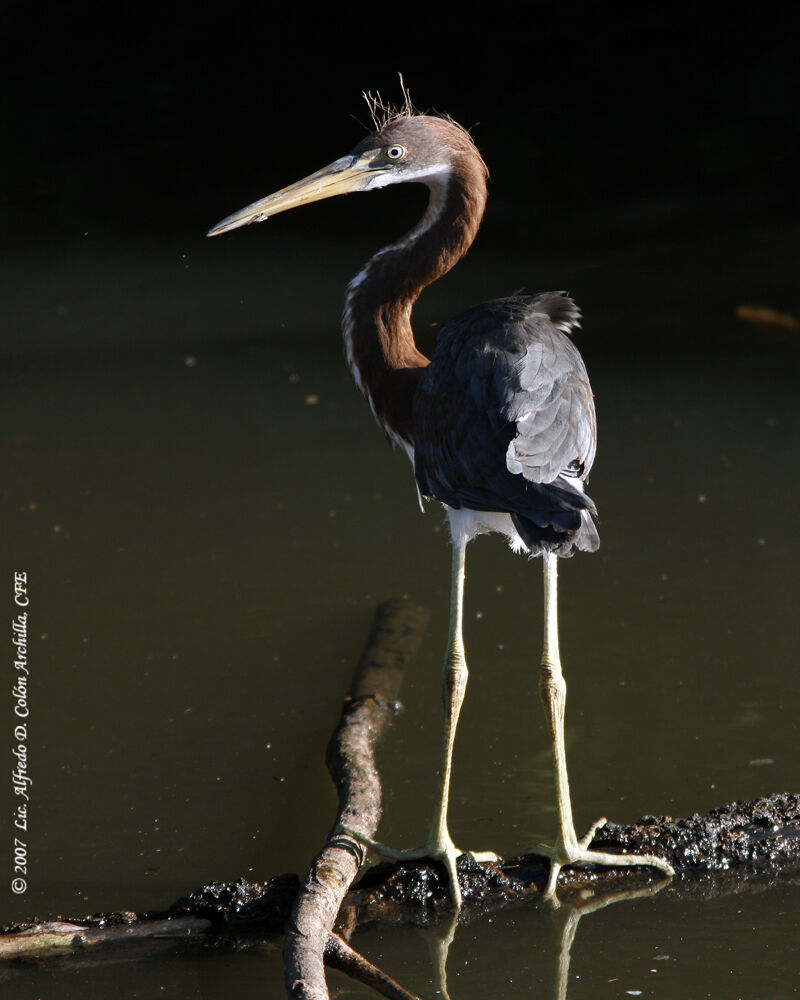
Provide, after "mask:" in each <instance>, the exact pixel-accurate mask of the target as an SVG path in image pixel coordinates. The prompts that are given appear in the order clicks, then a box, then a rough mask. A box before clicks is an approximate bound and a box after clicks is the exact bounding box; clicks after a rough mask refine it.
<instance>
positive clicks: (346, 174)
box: [206, 153, 382, 236]
mask: <svg viewBox="0 0 800 1000" xmlns="http://www.w3.org/2000/svg"><path fill="white" fill-rule="evenodd" d="M381 172H382V171H381V167H380V166H379V165H378V164H377V163H376V162H375V160H374V154H373V155H370V154H368V153H367V154H365V153H361V154H359V155H354V154H353V155H350V156H342V157H341V158H340V159H338V160H334V162H333V163H330V164H328V166H327V167H323V168H322V170H317V171H316V173H313V174H310V175H309V176H308V177H304V178H303V180H301V181H297V182H296V183H295V184H290V185H289V187H285V188H282V189H281V190H280V191H276V192H275V194H271V195H268V196H267V197H266V198H262V199H261V200H260V201H254V202H253V204H252V205H248V206H247V207H246V208H242V209H240V210H239V211H238V212H234V213H233V215H229V216H228V217H227V218H226V219H223V220H222V222H218V223H217V224H216V226H213V227H212V228H211V229H209V231H208V232H207V233H206V235H207V236H219V235H220V233H227V232H228V231H229V230H231V229H238V228H239V226H249V225H250V223H251V222H263V221H264V220H265V219H268V218H269V217H270V216H271V215H277V214H278V213H279V212H288V211H289V209H290V208H297V206H298V205H307V204H309V203H310V202H312V201H322V200H323V199H324V198H334V197H335V196H336V195H337V194H348V193H349V192H350V191H364V190H366V189H367V188H368V187H369V186H370V184H371V183H372V182H373V180H374V178H375V177H376V176H377V175H379V174H380V173H381Z"/></svg>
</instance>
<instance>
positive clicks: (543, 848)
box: [209, 106, 672, 906]
mask: <svg viewBox="0 0 800 1000" xmlns="http://www.w3.org/2000/svg"><path fill="white" fill-rule="evenodd" d="M373 111H374V116H375V119H376V121H375V125H376V131H375V132H374V133H373V134H371V135H369V136H367V138H365V139H364V140H362V142H360V143H359V144H358V146H356V148H355V149H354V150H353V151H352V153H349V154H348V155H346V156H343V157H340V158H339V159H338V160H335V161H334V162H333V163H331V164H330V165H329V166H328V167H324V168H323V169H322V170H318V171H317V172H316V173H314V174H311V175H310V176H309V177H306V178H305V179H304V180H301V181H298V182H297V183H296V184H292V185H290V186H289V187H287V188H284V189H283V190H281V191H278V192H276V193H275V194H273V195H270V196H269V197H267V198H262V199H261V200H260V201H257V202H254V203H253V204H252V205H248V206H247V207H246V208H244V209H242V210H241V211H239V212H236V213H234V214H233V215H231V216H229V217H228V218H227V219H224V220H223V221H222V222H220V223H219V224H218V225H217V226H215V227H214V228H213V229H212V230H211V231H210V233H209V235H216V234H218V233H224V232H227V231H228V230H229V229H235V228H236V227H237V226H242V225H246V224H247V223H250V222H261V221H263V220H264V219H266V218H267V217H268V216H270V215H275V214H277V213H278V212H285V211H286V210H287V209H290V208H294V207H296V206H298V205H304V204H307V203H309V202H312V201H319V200H320V199H322V198H330V197H332V196H333V195H337V194H345V193H347V192H349V191H370V190H373V189H375V188H380V187H385V186H386V185H389V184H403V183H407V182H415V183H420V184H425V185H426V186H427V187H428V189H429V191H430V199H429V202H428V207H427V210H426V211H425V214H424V215H423V217H422V218H421V219H420V221H419V222H418V223H417V225H416V226H414V227H413V228H412V229H411V230H410V231H409V232H408V233H407V234H406V235H405V236H404V237H402V238H401V239H399V240H396V241H395V242H394V243H391V244H390V245H389V246H387V247H384V248H383V250H380V251H379V252H378V253H376V254H375V255H374V256H373V257H372V258H371V260H369V261H368V262H367V264H366V265H365V266H364V267H363V268H362V270H361V271H360V272H359V273H358V274H357V275H356V277H355V278H354V279H353V280H352V281H351V282H350V284H349V285H348V288H347V295H346V297H345V305H344V313H343V316H342V331H343V333H344V342H345V357H346V359H347V364H348V366H349V368H350V371H351V372H352V374H353V378H354V379H355V382H356V385H357V386H358V387H359V389H360V390H361V392H362V393H363V394H364V397H365V398H366V400H367V402H368V403H369V406H370V408H371V410H372V412H373V414H374V415H375V417H376V419H377V421H378V423H379V424H380V425H381V427H383V429H384V430H385V432H386V434H387V435H388V437H389V438H390V440H391V441H392V442H393V443H394V444H396V445H398V446H399V447H401V448H402V449H403V450H404V451H405V452H406V454H407V455H408V457H409V458H410V459H411V461H412V462H413V463H414V471H415V475H416V480H417V486H418V489H419V491H420V493H421V494H423V495H424V496H428V497H433V498H435V499H437V500H439V501H441V502H442V503H443V504H444V505H445V510H446V512H447V517H448V520H449V523H450V534H451V540H452V544H453V569H452V590H451V601H450V632H449V639H448V645H447V654H446V656H445V664H444V671H443V674H442V681H443V685H442V686H443V694H444V708H445V711H444V727H443V735H442V765H441V772H440V781H439V786H438V792H437V799H436V811H435V815H434V819H433V823H432V826H431V830H430V834H429V836H428V839H427V841H426V843H425V844H424V845H423V846H422V847H419V848H412V849H410V850H397V849H392V848H388V847H386V846H384V845H382V844H377V843H375V842H374V841H372V840H370V839H369V838H367V837H365V836H363V835H362V834H360V833H358V832H357V831H353V830H345V831H343V832H345V833H349V834H351V835H353V836H356V837H357V838H358V839H360V840H361V841H362V842H363V843H365V844H367V845H368V846H371V847H373V848H375V849H376V850H378V851H380V852H381V853H383V854H384V855H386V856H389V857H395V858H414V857H422V856H430V857H433V858H437V859H440V860H441V861H443V862H444V864H445V865H446V867H447V872H448V877H449V880H450V892H451V895H452V899H453V903H454V904H455V905H456V906H460V904H461V890H460V888H459V883H458V874H457V872H456V858H457V856H458V854H459V853H460V852H459V851H458V848H457V847H456V846H455V844H454V843H453V840H452V838H451V836H450V832H449V830H448V823H447V815H448V802H449V793H450V776H451V770H452V758H453V744H454V741H455V732H456V725H457V723H458V716H459V713H460V711H461V704H462V701H463V698H464V692H465V690H466V684H467V662H466V656H465V654H464V644H463V638H462V619H463V596H464V575H465V574H464V566H465V552H466V547H467V544H468V543H469V541H470V540H471V539H472V538H473V537H474V536H475V535H476V534H480V533H481V532H484V531H495V532H500V533H501V534H504V535H505V536H506V537H507V538H508V539H509V541H510V543H511V546H512V548H513V549H514V550H515V551H517V552H522V551H525V552H528V553H530V554H532V555H541V557H542V564H543V567H544V611H545V613H544V640H543V644H542V645H543V650H542V659H541V679H540V684H539V689H540V693H541V698H542V703H543V706H544V710H545V717H546V720H547V726H548V730H549V733H550V739H551V745H552V750H553V762H554V769H555V782H556V805H557V810H558V826H559V830H558V835H557V837H556V841H555V844H553V845H549V846H548V845H539V847H538V850H539V851H540V852H541V853H543V854H545V855H546V856H547V857H549V858H550V859H551V867H550V877H549V880H548V883H547V887H546V895H547V896H551V897H552V896H555V892H556V880H557V878H558V873H559V871H560V869H561V867H562V866H563V865H564V864H572V863H574V862H576V861H577V862H581V861H586V862H591V863H594V864H605V865H622V864H628V865H630V864H646V865H652V866H654V867H656V868H658V869H660V870H661V871H663V872H666V873H667V874H671V873H672V869H671V868H670V866H669V865H668V864H667V863H666V862H664V861H662V860H661V859H660V858H656V857H653V856H651V855H639V856H632V855H627V856H624V857H620V856H616V855H609V854H605V853H603V852H598V851H595V850H591V849H590V848H589V844H590V843H591V840H592V837H593V835H594V831H595V829H596V828H597V827H598V826H600V825H602V823H604V822H605V820H601V821H600V822H599V823H595V824H594V825H593V826H592V827H591V828H590V830H589V832H588V833H587V834H586V835H585V836H583V837H581V838H580V839H579V838H578V837H577V835H576V833H575V826H574V823H573V819H572V806H571V801H570V794H569V782H568V780H567V764H566V754H565V750H564V706H565V699H566V684H565V682H564V678H563V674H562V671H561V661H560V658H559V652H558V625H557V600H556V575H557V571H556V567H557V563H558V559H557V557H558V556H562V557H563V556H568V555H571V554H572V552H573V551H574V550H575V549H583V550H585V551H589V552H591V551H593V550H594V549H596V548H597V546H598V544H599V539H598V536H597V529H596V528H595V525H594V520H593V518H594V516H595V513H596V512H595V507H594V504H593V503H592V501H591V500H590V499H589V497H587V496H586V495H585V493H584V492H583V483H584V480H585V479H586V477H587V475H588V474H589V470H590V468H591V466H592V462H593V461H594V453H595V444H596V437H597V433H596V424H595V414H594V403H593V399H592V391H591V388H590V386H589V379H588V377H587V375H586V369H585V367H584V364H583V361H582V359H581V356H580V354H579V353H578V351H577V349H576V348H575V345H574V344H573V343H572V339H571V334H572V331H573V330H574V329H575V327H576V326H577V325H578V322H579V319H580V313H579V312H578V309H577V307H576V306H575V304H574V303H573V302H572V300H571V299H570V298H568V297H567V296H566V295H565V294H564V293H563V292H546V293H545V294H543V295H535V296H514V297H512V298H507V299H497V300H496V301H494V302H487V303H485V304H483V305H480V306H476V307H475V308H474V309H470V310H468V311H467V312H465V313H462V315H460V316H458V317H457V318H456V319H454V320H451V321H450V322H449V323H447V324H446V325H445V326H443V327H442V329H441V331H440V332H439V336H438V339H437V343H436V351H435V355H434V358H433V361H432V362H430V361H429V360H428V358H426V357H425V355H424V354H422V352H421V351H420V350H419V348H418V347H417V344H416V342H415V340H414V333H413V330H412V327H411V311H412V308H413V306H414V303H415V301H416V300H417V297H418V296H419V294H420V292H421V291H422V289H423V288H424V287H425V286H426V285H428V284H430V283H431V282H432V281H435V280H436V279H437V278H438V277H440V276H441V275H443V274H445V273H446V272H447V271H449V270H450V268H451V267H453V265H454V264H455V263H457V261H459V260H460V259H461V257H462V256H463V255H464V254H465V253H466V252H467V250H468V249H469V247H470V245H471V244H472V241H473V240H474V239H475V235H476V233H477V232H478V227H479V226H480V222H481V218H482V216H483V211H484V207H485V204H486V177H487V170H486V165H485V164H484V162H483V160H482V159H481V156H480V153H479V152H478V150H477V149H476V148H475V145H474V143H473V142H472V139H471V138H470V136H469V135H468V133H467V132H465V131H464V129H462V128H461V127H460V126H459V125H456V123H455V122H452V121H449V120H447V119H443V118H435V117H430V116H427V115H417V114H415V113H414V112H413V109H412V108H411V107H410V106H407V107H406V108H405V109H403V111H401V112H398V113H392V114H388V115H387V116H386V117H385V118H384V119H383V120H378V118H379V114H378V112H379V109H378V108H377V107H373ZM475 856H476V857H478V858H479V859H480V858H482V857H485V858H488V857H490V856H489V855H483V856H482V855H475ZM491 857H494V855H491Z"/></svg>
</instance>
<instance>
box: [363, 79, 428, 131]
mask: <svg viewBox="0 0 800 1000" xmlns="http://www.w3.org/2000/svg"><path fill="white" fill-rule="evenodd" d="M399 77H400V93H401V94H402V97H403V103H402V104H401V105H400V106H399V107H394V106H393V105H391V104H386V103H385V102H384V100H383V98H382V97H381V95H380V92H379V91H375V93H374V94H372V93H370V92H369V91H368V90H366V91H364V92H363V97H364V100H365V101H366V102H367V108H368V109H369V115H370V118H371V119H372V126H373V128H374V129H375V131H376V132H381V131H383V129H385V128H386V127H387V126H389V125H394V124H395V123H396V122H398V121H403V120H404V119H406V118H413V117H414V115H415V114H417V113H418V112H417V110H416V108H415V107H414V105H413V104H412V102H411V92H410V91H409V89H408V87H406V84H405V81H404V80H403V74H402V73H400V74H399Z"/></svg>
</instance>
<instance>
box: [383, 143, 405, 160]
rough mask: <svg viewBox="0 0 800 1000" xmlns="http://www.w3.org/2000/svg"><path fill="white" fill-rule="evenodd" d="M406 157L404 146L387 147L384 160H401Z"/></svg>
mask: <svg viewBox="0 0 800 1000" xmlns="http://www.w3.org/2000/svg"><path fill="white" fill-rule="evenodd" d="M405 155H406V147H405V146H400V145H396V146H387V147H386V159H387V160H402V159H403V157H404V156H405Z"/></svg>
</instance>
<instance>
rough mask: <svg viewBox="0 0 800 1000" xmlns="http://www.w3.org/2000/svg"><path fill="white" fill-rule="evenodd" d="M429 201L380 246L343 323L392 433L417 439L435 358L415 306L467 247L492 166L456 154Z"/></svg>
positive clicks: (358, 376)
mask: <svg viewBox="0 0 800 1000" xmlns="http://www.w3.org/2000/svg"><path fill="white" fill-rule="evenodd" d="M427 183H428V186H429V188H430V192H431V194H430V201H429V203H428V208H427V210H426V212H425V214H424V215H423V217H422V219H421V220H420V221H419V223H417V225H416V226H415V227H414V228H413V229H412V230H411V231H410V232H409V233H407V234H406V235H405V236H404V237H403V238H402V239H400V240H398V241H397V242H396V243H392V244H391V245H390V246H388V247H385V248H384V249H383V250H380V251H379V252H378V253H377V254H375V256H374V257H373V258H372V259H371V260H370V261H369V262H368V263H367V264H366V266H365V267H364V268H363V270H362V271H361V272H360V273H359V274H358V275H357V276H356V277H355V278H354V279H353V281H352V282H351V283H350V285H349V286H348V290H347V296H346V299H345V307H344V315H343V318H342V327H343V331H344V337H345V350H346V355H347V362H348V365H349V366H350V370H351V371H352V373H353V377H354V378H355V380H356V383H357V385H358V387H359V388H360V389H361V391H362V392H363V393H364V396H365V397H366V398H367V401H368V402H369V404H370V406H371V407H372V411H373V413H374V414H375V417H376V419H377V420H378V423H380V424H381V426H382V427H383V428H384V430H385V431H386V432H387V434H388V435H389V437H390V438H391V439H392V440H393V441H395V443H399V444H402V445H405V446H409V445H410V446H411V447H413V445H414V427H413V418H412V410H413V399H414V393H415V392H416V389H417V385H418V383H419V378H420V376H421V374H422V371H423V370H424V369H425V367H427V365H428V364H430V362H429V360H428V358H426V357H425V355H424V354H423V353H422V352H421V351H420V350H419V349H418V348H417V345H416V342H415V340H414V332H413V330H412V328H411V310H412V308H413V306H414V303H415V302H416V300H417V298H418V297H419V294H420V292H421V291H422V289H423V288H425V286H426V285H429V284H431V282H433V281H436V279H437V278H440V277H441V276H442V275H443V274H446V273H447V272H448V271H449V270H450V269H451V268H452V267H453V266H454V265H455V264H456V263H457V262H458V261H459V260H460V259H461V258H462V257H463V256H464V254H465V253H466V252H467V250H468V249H469V247H470V245H471V244H472V241H473V240H474V239H475V236H476V234H477V232H478V227H479V226H480V222H481V218H482V216H483V211H484V208H485V205H486V168H485V167H484V165H483V161H482V160H481V158H480V156H479V155H478V153H477V151H470V153H469V154H467V153H461V154H460V155H459V156H458V157H456V158H454V159H453V162H452V165H451V170H450V172H449V173H448V174H447V175H442V176H441V177H437V178H436V179H435V180H432V181H429V182H427Z"/></svg>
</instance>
